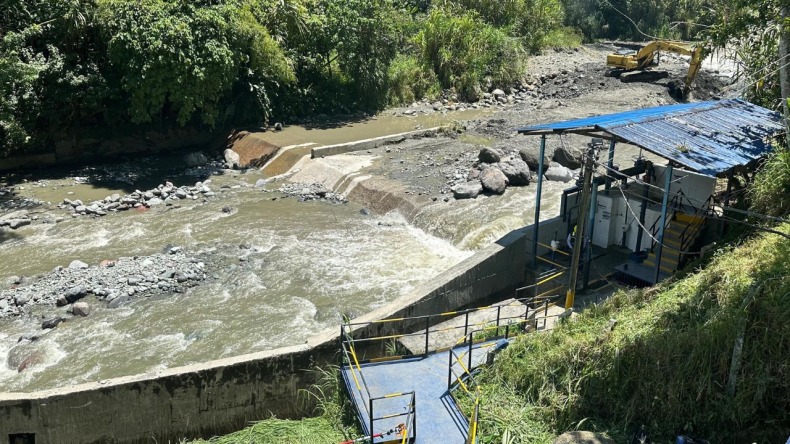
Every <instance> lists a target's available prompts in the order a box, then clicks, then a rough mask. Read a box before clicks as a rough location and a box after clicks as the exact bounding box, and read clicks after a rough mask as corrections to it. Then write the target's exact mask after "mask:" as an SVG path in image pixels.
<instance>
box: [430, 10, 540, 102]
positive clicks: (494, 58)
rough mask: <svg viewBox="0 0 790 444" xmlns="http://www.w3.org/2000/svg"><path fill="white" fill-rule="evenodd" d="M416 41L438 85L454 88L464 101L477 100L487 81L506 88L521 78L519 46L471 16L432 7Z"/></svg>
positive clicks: (520, 52)
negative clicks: (483, 84)
mask: <svg viewBox="0 0 790 444" xmlns="http://www.w3.org/2000/svg"><path fill="white" fill-rule="evenodd" d="M415 40H416V45H417V47H418V48H419V51H420V57H421V58H422V60H423V62H424V63H425V64H427V65H428V66H430V67H432V68H433V71H434V73H435V74H436V77H437V78H438V79H439V84H440V85H441V86H442V87H443V88H455V89H456V90H457V91H458V93H459V94H461V96H462V97H463V98H464V99H466V100H476V99H477V98H478V96H479V94H480V91H481V86H482V83H483V82H484V81H486V80H490V82H491V84H492V85H493V86H494V87H505V88H509V87H510V86H511V85H513V84H514V83H515V82H516V81H518V80H520V79H521V78H523V75H524V69H525V68H524V57H525V52H524V48H523V46H522V45H521V43H520V42H519V41H518V39H514V38H511V37H509V36H508V35H507V34H506V33H505V32H504V31H502V30H500V29H497V28H495V27H493V26H492V25H489V24H487V23H485V22H483V21H482V20H481V19H480V17H479V15H478V14H476V13H474V12H468V11H461V10H453V9H451V8H440V7H435V8H434V9H432V10H431V12H430V14H429V16H428V18H427V20H426V22H425V27H424V28H423V30H422V31H421V32H420V33H419V34H418V35H417V37H416V39H415Z"/></svg>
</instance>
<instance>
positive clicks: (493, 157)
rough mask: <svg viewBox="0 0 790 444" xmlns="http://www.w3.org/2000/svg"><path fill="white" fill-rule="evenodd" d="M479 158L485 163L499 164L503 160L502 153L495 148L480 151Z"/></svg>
mask: <svg viewBox="0 0 790 444" xmlns="http://www.w3.org/2000/svg"><path fill="white" fill-rule="evenodd" d="M477 158H478V160H480V162H483V163H492V164H493V163H499V161H500V160H502V152H501V151H499V150H496V149H494V148H489V147H485V148H483V149H481V150H480V153H479V154H478V155H477Z"/></svg>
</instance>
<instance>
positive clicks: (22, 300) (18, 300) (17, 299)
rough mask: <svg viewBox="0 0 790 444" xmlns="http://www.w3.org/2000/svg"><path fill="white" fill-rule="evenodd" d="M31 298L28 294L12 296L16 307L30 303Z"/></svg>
mask: <svg viewBox="0 0 790 444" xmlns="http://www.w3.org/2000/svg"><path fill="white" fill-rule="evenodd" d="M30 298H31V296H30V295H29V294H28V293H17V294H16V295H14V303H15V304H16V306H17V307H21V306H23V305H25V304H27V303H28V302H30Z"/></svg>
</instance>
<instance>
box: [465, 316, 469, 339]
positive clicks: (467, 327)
mask: <svg viewBox="0 0 790 444" xmlns="http://www.w3.org/2000/svg"><path fill="white" fill-rule="evenodd" d="M468 333H469V312H468V311H467V312H466V315H465V317H464V336H466V335H467V334H468Z"/></svg>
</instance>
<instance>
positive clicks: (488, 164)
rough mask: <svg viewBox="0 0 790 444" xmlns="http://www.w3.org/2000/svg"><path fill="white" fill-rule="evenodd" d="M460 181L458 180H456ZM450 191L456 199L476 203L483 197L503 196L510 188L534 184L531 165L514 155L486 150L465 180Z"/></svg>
mask: <svg viewBox="0 0 790 444" xmlns="http://www.w3.org/2000/svg"><path fill="white" fill-rule="evenodd" d="M456 177H457V176H456ZM458 179H460V180H457V181H456V183H455V184H454V185H453V186H452V187H451V190H452V192H453V196H454V197H455V198H456V199H474V198H475V197H477V196H478V195H480V193H482V192H486V193H489V194H503V193H504V192H505V189H507V187H508V186H526V185H529V183H530V182H531V180H532V174H531V173H530V170H529V165H527V163H526V162H525V161H524V160H523V159H521V158H520V157H518V155H517V154H516V153H515V152H511V153H509V154H508V155H506V154H505V153H504V152H503V151H502V150H499V149H496V148H488V147H485V148H483V149H481V150H480V153H479V154H478V156H477V162H475V164H474V165H473V166H472V169H471V170H470V171H469V174H468V175H467V177H466V179H465V180H464V179H462V178H458Z"/></svg>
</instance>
